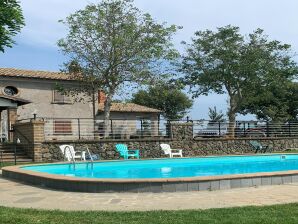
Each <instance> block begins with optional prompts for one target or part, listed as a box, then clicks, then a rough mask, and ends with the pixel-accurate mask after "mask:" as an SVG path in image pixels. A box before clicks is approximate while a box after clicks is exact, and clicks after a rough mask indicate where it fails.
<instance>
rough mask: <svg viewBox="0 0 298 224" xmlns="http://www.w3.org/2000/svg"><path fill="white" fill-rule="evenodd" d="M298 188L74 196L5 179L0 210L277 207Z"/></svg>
mask: <svg viewBox="0 0 298 224" xmlns="http://www.w3.org/2000/svg"><path fill="white" fill-rule="evenodd" d="M297 192H298V184H287V185H278V186H262V187H258V188H241V189H232V190H221V191H206V192H204V191H203V192H181V193H180V192H176V193H159V194H154V193H143V194H134V193H106V194H100V193H71V192H62V191H54V190H49V189H43V188H39V187H33V186H29V185H23V184H20V183H17V182H13V181H9V180H6V179H3V178H2V177H1V175H0V206H6V207H18V208H38V209H59V210H66V211H67V210H68V211H70V210H104V211H148V210H179V209H208V208H224V207H237V206H247V205H257V206H262V205H273V204H284V203H293V202H298V194H297Z"/></svg>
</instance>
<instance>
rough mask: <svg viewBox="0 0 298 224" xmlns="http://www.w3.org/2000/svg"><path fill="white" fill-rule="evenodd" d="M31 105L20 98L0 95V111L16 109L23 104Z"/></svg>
mask: <svg viewBox="0 0 298 224" xmlns="http://www.w3.org/2000/svg"><path fill="white" fill-rule="evenodd" d="M29 103H31V102H30V101H29V100H24V99H22V98H18V97H13V96H6V95H1V94H0V109H1V110H5V109H8V108H17V107H18V106H22V105H25V104H29Z"/></svg>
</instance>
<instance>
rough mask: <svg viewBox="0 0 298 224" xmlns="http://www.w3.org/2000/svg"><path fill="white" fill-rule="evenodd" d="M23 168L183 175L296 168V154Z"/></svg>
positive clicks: (76, 173) (120, 175)
mask: <svg viewBox="0 0 298 224" xmlns="http://www.w3.org/2000/svg"><path fill="white" fill-rule="evenodd" d="M22 169H24V170H29V171H34V172H42V173H49V174H55V175H62V176H69V177H79V178H105V179H148V178H150V179H151V178H183V177H202V176H219V175H232V174H248V173H259V172H276V171H288V170H298V155H283V156H282V155H265V156H231V157H208V158H182V159H181V158H179V159H159V160H130V161H112V162H97V163H94V165H93V166H91V165H90V164H88V163H87V164H86V163H78V164H76V165H75V166H74V165H69V164H54V165H41V166H26V167H23V168H22Z"/></svg>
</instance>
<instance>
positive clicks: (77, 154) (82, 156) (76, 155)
mask: <svg viewBox="0 0 298 224" xmlns="http://www.w3.org/2000/svg"><path fill="white" fill-rule="evenodd" d="M59 148H60V150H61V152H62V154H63V155H64V158H66V159H67V160H68V161H72V160H73V159H74V160H76V159H79V160H81V161H86V152H85V151H75V149H74V147H73V146H72V145H60V146H59Z"/></svg>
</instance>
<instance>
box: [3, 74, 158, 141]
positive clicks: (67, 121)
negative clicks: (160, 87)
mask: <svg viewBox="0 0 298 224" xmlns="http://www.w3.org/2000/svg"><path fill="white" fill-rule="evenodd" d="M57 84H59V85H61V84H62V85H63V86H65V88H67V87H70V86H71V87H73V86H75V85H78V82H77V81H75V80H71V79H70V78H69V76H68V75H67V74H65V73H60V72H47V71H31V70H22V69H13V68H0V113H1V127H0V133H1V137H2V138H1V139H2V141H4V140H5V139H7V140H11V136H10V134H9V130H11V128H12V126H13V125H14V124H15V123H16V122H22V121H25V120H28V119H34V118H36V119H43V120H44V121H45V138H46V139H48V140H65V139H67V140H71V139H73V140H76V139H77V138H78V137H79V138H80V139H88V138H93V137H94V136H95V135H97V136H98V137H100V135H101V130H102V128H103V107H104V100H105V95H104V93H102V92H99V93H98V94H96V99H98V100H97V101H98V102H96V111H97V113H96V120H95V122H94V119H93V112H92V111H93V106H92V105H93V104H92V101H91V100H84V101H81V102H77V101H76V100H75V99H74V97H72V96H66V95H63V94H61V93H60V92H59V91H57V90H56V86H57ZM160 114H161V111H159V110H156V109H153V108H148V107H144V106H141V105H137V104H132V103H113V104H112V107H111V126H110V132H111V133H110V134H111V135H113V136H114V137H117V136H118V137H121V138H123V136H124V137H125V138H132V137H134V136H138V134H139V131H140V128H141V129H144V130H145V131H146V132H144V133H142V134H147V135H150V136H155V135H158V122H159V117H160ZM144 124H145V125H144ZM142 126H143V127H142Z"/></svg>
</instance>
